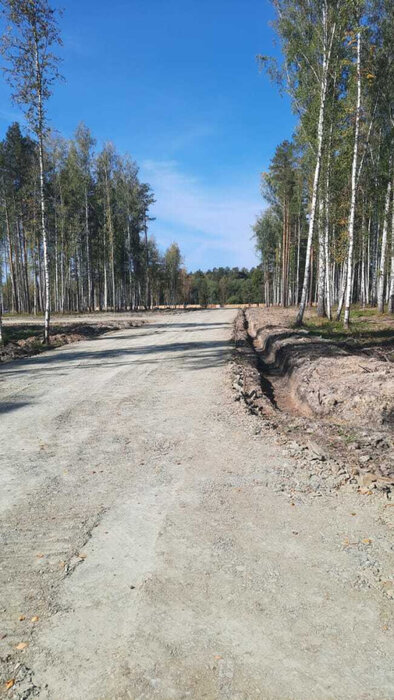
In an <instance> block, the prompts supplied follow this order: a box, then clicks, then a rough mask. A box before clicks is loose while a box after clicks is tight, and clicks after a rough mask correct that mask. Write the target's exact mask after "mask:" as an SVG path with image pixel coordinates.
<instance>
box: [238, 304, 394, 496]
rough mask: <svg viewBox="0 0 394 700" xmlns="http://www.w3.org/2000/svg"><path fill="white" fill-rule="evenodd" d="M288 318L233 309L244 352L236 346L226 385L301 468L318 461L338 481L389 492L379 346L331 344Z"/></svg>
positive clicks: (385, 379)
mask: <svg viewBox="0 0 394 700" xmlns="http://www.w3.org/2000/svg"><path fill="white" fill-rule="evenodd" d="M293 321H294V313H293V312H292V311H289V310H283V309H249V310H247V311H246V312H245V313H244V312H243V311H240V313H239V315H238V318H237V321H236V325H235V337H236V346H237V339H239V338H244V339H245V344H246V346H247V345H248V344H249V350H248V351H246V352H245V350H244V348H243V344H242V343H241V344H239V343H238V348H237V349H238V355H241V356H242V361H240V360H239V358H238V359H237V365H238V370H237V373H236V377H235V381H234V388H235V389H237V390H238V395H239V396H242V397H243V398H244V399H245V401H246V403H247V404H248V406H249V408H250V410H252V411H253V412H255V413H258V414H260V415H261V416H263V417H265V418H266V419H268V420H269V421H271V423H274V426H275V428H277V429H278V431H279V433H280V435H281V436H282V438H281V439H283V440H282V441H283V444H288V445H290V446H292V447H291V449H292V450H293V451H295V454H296V455H297V456H298V458H299V459H303V460H304V461H305V464H306V465H308V464H309V465H311V464H315V465H316V464H317V465H320V466H319V469H318V471H319V473H320V472H321V473H322V474H324V472H327V470H328V471H330V470H331V471H332V472H333V474H339V476H340V477H341V478H340V479H338V484H339V483H340V484H341V485H342V484H343V483H345V482H350V483H354V484H356V485H358V487H359V489H360V491H361V492H365V493H370V492H371V491H370V490H371V488H374V487H376V486H378V487H379V488H381V489H383V490H387V492H388V491H390V490H391V488H392V486H393V484H394V440H393V414H394V364H393V363H392V362H389V361H387V359H386V358H387V357H388V356H389V355H387V347H386V346H385V348H384V349H382V348H381V347H378V346H372V345H371V344H368V347H367V348H366V347H361V346H357V344H356V343H354V344H353V346H352V343H349V341H348V340H347V341H346V342H341V343H339V342H333V341H331V340H329V339H325V338H323V337H322V336H319V335H318V336H314V335H313V334H312V333H310V332H308V330H306V329H294V328H293V327H292V324H293ZM250 352H252V353H253V354H254V358H253V359H252V358H250ZM383 358H385V359H383ZM248 364H250V365H251V367H252V370H247V369H245V366H244V365H248ZM256 377H258V378H256ZM261 395H263V397H262V396H261ZM267 402H268V403H269V407H267ZM290 434H291V440H289V437H288V436H289V435H290ZM324 476H326V474H325V475H324ZM335 479H336V477H335ZM335 479H334V480H335Z"/></svg>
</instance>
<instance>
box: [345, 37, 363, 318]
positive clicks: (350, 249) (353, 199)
mask: <svg viewBox="0 0 394 700" xmlns="http://www.w3.org/2000/svg"><path fill="white" fill-rule="evenodd" d="M360 112H361V35H360V32H358V33H357V107H356V124H355V129H354V148H353V162H352V189H351V196H350V214H349V229H348V231H349V247H348V256H347V278H346V291H345V317H344V321H343V322H344V326H345V328H349V323H350V304H351V301H352V289H353V288H352V278H353V248H354V217H355V211H356V190H357V183H356V177H357V162H358V134H359V130H360Z"/></svg>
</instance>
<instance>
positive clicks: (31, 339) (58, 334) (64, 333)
mask: <svg viewBox="0 0 394 700" xmlns="http://www.w3.org/2000/svg"><path fill="white" fill-rule="evenodd" d="M144 323H146V322H145V321H144V320H142V319H141V320H133V321H124V320H120V321H111V322H109V323H108V322H107V323H102V322H96V323H74V324H69V323H65V324H64V326H58V325H56V326H53V328H52V332H51V336H50V338H51V344H50V347H51V348H58V347H61V346H62V345H68V344H69V343H76V342H78V341H80V340H86V339H87V338H95V337H97V336H99V335H102V334H103V333H109V332H110V331H113V330H120V329H121V328H134V327H136V328H139V327H140V326H142V325H143V324H144ZM6 328H7V332H8V333H10V334H11V336H12V333H13V331H14V330H15V332H16V333H20V332H21V329H22V328H23V326H22V325H21V323H16V324H15V325H13V324H7V326H6ZM29 328H30V326H29V325H27V327H26V329H27V330H28V329H29ZM42 333H43V331H42V330H41V329H40V330H39V331H37V332H36V335H29V336H27V337H26V338H19V339H17V340H10V341H9V342H6V343H5V345H4V346H3V347H1V348H0V362H9V361H10V360H15V359H18V358H21V357H29V356H31V355H38V354H39V353H41V352H44V351H45V350H48V346H47V345H45V344H44V343H43V340H42Z"/></svg>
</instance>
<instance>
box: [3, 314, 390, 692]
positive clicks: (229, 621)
mask: <svg viewBox="0 0 394 700" xmlns="http://www.w3.org/2000/svg"><path fill="white" fill-rule="evenodd" d="M235 316H236V311H233V310H212V311H211V310H209V311H196V312H193V313H184V314H183V313H178V314H146V315H143V316H142V315H139V319H143V320H145V321H146V323H145V324H144V325H143V326H142V327H140V328H123V329H120V330H116V331H111V332H109V333H107V334H106V335H104V336H101V337H99V338H92V339H90V340H82V341H81V342H79V343H77V344H71V345H65V346H63V347H61V348H58V349H56V350H52V351H49V352H44V353H42V354H40V355H37V356H35V357H29V358H25V359H23V360H16V361H12V362H7V363H5V364H4V365H3V366H2V367H1V370H0V371H1V385H0V396H1V399H2V409H1V411H2V413H1V427H2V429H1V461H2V466H1V471H0V482H1V483H0V508H1V510H0V514H1V533H2V542H3V545H2V563H1V570H0V589H1V604H0V615H1V627H0V644H1V652H2V659H3V669H2V670H3V684H2V692H3V694H4V696H5V697H7V698H12V699H13V700H14V699H15V700H16V699H18V700H22V699H23V700H25V699H27V698H32V697H39V698H42V699H43V700H82V699H83V700H126V698H128V699H130V700H131V699H133V700H137V699H138V700H150V699H152V700H153V699H159V700H170V698H171V699H175V700H178V699H179V700H180V699H181V698H192V699H195V700H201V699H202V698H207V699H208V700H216V699H217V700H222V699H223V700H224V699H228V698H231V699H234V700H250V699H253V698H256V699H257V698H259V699H261V700H339V698H340V699H341V700H361V699H362V700H392V698H393V697H394V669H393V664H392V659H393V651H394V645H393V629H394V625H393V618H392V606H393V598H394V583H393V577H392V561H393V540H392V527H393V523H394V513H393V511H394V508H393V503H392V502H391V501H390V500H389V499H388V498H387V497H386V495H385V493H384V492H377V493H376V494H375V493H374V494H371V495H364V496H362V495H360V494H359V493H358V492H357V490H356V488H355V487H353V486H352V484H349V483H345V484H344V486H343V487H341V488H340V489H339V490H337V489H335V488H332V489H320V488H319V489H317V488H316V478H317V479H318V480H319V481H322V480H324V470H325V469H329V468H330V462H329V461H327V462H321V461H319V460H317V462H316V461H311V462H309V467H308V469H309V471H308V472H306V471H305V468H303V469H302V475H303V476H302V478H301V477H300V476H299V461H298V457H297V456H292V453H291V449H290V448H289V446H288V445H287V444H285V441H284V440H283V438H282V435H281V434H280V433H277V432H275V430H274V428H273V427H272V426H271V425H270V424H269V422H268V421H262V420H261V418H260V417H257V416H255V415H252V414H250V413H248V412H247V410H246V409H245V406H244V404H243V403H242V402H241V401H234V398H238V395H236V394H235V392H234V391H233V389H232V382H233V381H234V373H235V374H236V372H237V371H238V370H237V368H236V366H235V365H234V364H233V363H232V362H231V358H232V353H233V344H232V341H231V335H232V328H233V322H234V319H235ZM316 464H317V465H318V470H317V467H316ZM317 471H318V472H319V475H318V476H317V474H316V472H317ZM306 480H308V481H309V482H310V488H305V481H306ZM390 528H391V530H390Z"/></svg>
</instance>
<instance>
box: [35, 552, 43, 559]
mask: <svg viewBox="0 0 394 700" xmlns="http://www.w3.org/2000/svg"><path fill="white" fill-rule="evenodd" d="M36 557H37V559H42V558H43V557H44V554H41V553H40V554H36Z"/></svg>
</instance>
